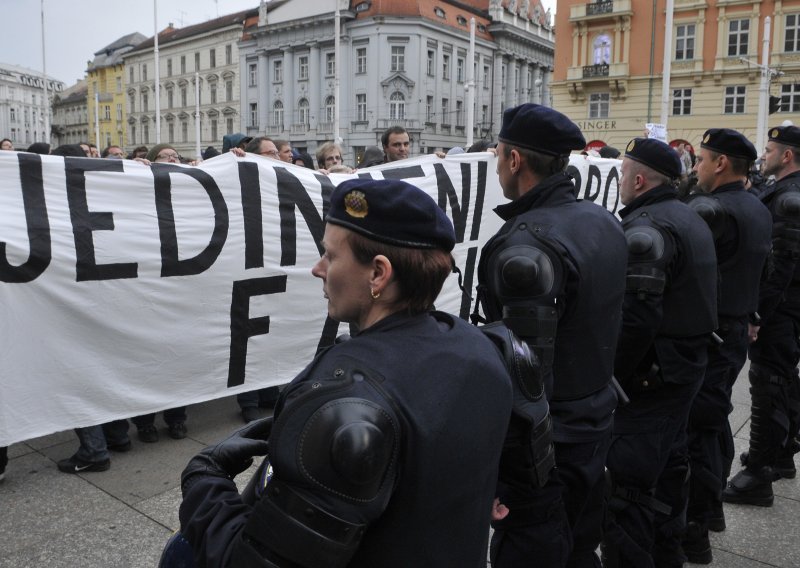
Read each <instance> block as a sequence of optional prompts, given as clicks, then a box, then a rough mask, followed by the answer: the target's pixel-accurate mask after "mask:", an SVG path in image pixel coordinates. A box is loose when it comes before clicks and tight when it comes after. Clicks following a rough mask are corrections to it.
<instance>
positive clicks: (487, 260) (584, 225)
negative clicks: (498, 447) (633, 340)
mask: <svg viewBox="0 0 800 568" xmlns="http://www.w3.org/2000/svg"><path fill="white" fill-rule="evenodd" d="M499 141H500V143H499V144H498V147H497V174H498V177H499V179H500V185H501V186H502V189H503V195H505V197H507V198H508V199H511V200H512V201H511V203H507V204H504V205H500V206H499V207H497V208H496V209H495V212H496V213H497V214H498V215H499V216H500V217H501V218H502V219H503V220H504V221H506V223H505V225H503V227H502V228H501V229H500V231H499V232H498V233H497V234H496V235H495V236H494V237H493V238H492V239H491V240H490V241H489V242H488V243H487V244H486V246H485V247H484V248H483V250H482V252H481V260H480V265H479V268H478V279H479V283H480V285H479V287H478V294H479V301H480V302H481V303H482V305H483V307H484V312H485V313H486V316H487V318H488V319H489V320H490V321H498V320H501V319H502V320H503V321H504V322H505V323H506V325H508V326H509V328H511V330H512V331H514V332H515V333H516V334H517V335H518V336H520V337H521V338H522V339H524V340H525V341H526V342H527V343H528V344H529V345H530V346H531V348H532V349H533V350H534V351H535V352H536V354H537V356H539V358H540V359H541V360H542V361H543V364H544V365H545V370H544V373H545V380H546V383H545V384H546V385H547V395H548V399H549V402H550V412H551V414H552V417H553V439H554V442H555V460H556V464H557V467H556V468H555V469H554V470H553V471H552V472H551V474H550V478H549V480H548V481H547V484H546V485H545V486H544V487H542V488H540V487H537V486H533V485H530V486H528V487H524V488H519V487H516V488H510V487H502V486H501V487H500V493H499V497H500V501H501V503H504V504H507V505H508V509H509V512H508V514H507V516H505V517H504V518H503V517H502V516H501V515H495V516H494V517H493V518H494V519H495V522H494V527H495V533H494V537H493V539H492V551H491V558H492V566H496V567H499V568H505V567H507V566H533V565H540V566H549V567H557V566H565V565H567V563H569V565H570V566H575V567H584V566H585V567H589V566H591V567H594V566H596V565H597V564H598V562H599V559H598V558H597V555H596V553H595V550H596V549H597V547H598V545H599V544H600V539H601V531H602V526H601V525H602V518H603V488H604V469H605V459H606V452H607V451H608V445H609V443H610V440H611V424H612V413H613V411H614V409H615V408H616V406H617V395H616V392H615V390H614V388H613V386H612V383H611V379H612V372H613V364H614V349H615V347H616V342H617V334H618V332H619V326H620V314H621V311H622V300H623V295H624V292H625V267H626V261H627V257H628V254H627V247H626V244H625V237H624V235H623V231H622V228H621V226H620V224H619V222H618V221H617V220H616V219H615V218H614V217H613V215H611V213H609V212H608V211H607V210H605V209H603V208H602V207H599V206H597V205H595V204H593V203H590V202H589V201H587V200H581V201H578V200H577V199H576V188H575V184H574V183H573V181H572V179H571V178H570V176H569V175H567V173H566V171H565V170H566V168H567V165H568V163H569V153H570V151H572V150H579V149H582V148H584V147H585V145H586V140H585V139H584V137H583V135H582V134H581V131H580V129H579V128H578V127H577V126H576V125H575V123H573V122H572V121H571V120H569V118H567V117H566V116H564V115H563V114H561V113H559V112H557V111H555V110H553V109H551V108H548V107H545V106H541V105H537V104H532V103H527V104H523V105H521V106H518V107H514V108H511V109H508V110H506V111H505V113H504V114H503V124H502V128H501V130H500V135H499ZM515 465H516V466H517V467H524V464H514V463H507V466H508V467H514V466H515Z"/></svg>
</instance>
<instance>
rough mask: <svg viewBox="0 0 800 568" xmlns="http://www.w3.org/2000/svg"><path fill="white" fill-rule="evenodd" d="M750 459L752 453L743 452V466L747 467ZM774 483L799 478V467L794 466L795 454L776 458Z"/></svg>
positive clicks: (784, 454) (773, 467)
mask: <svg viewBox="0 0 800 568" xmlns="http://www.w3.org/2000/svg"><path fill="white" fill-rule="evenodd" d="M749 458H750V452H742V455H741V456H739V459H740V461H741V462H742V465H747V462H748V461H749ZM772 476H773V479H772V480H773V481H778V480H779V479H794V478H795V477H796V476H797V467H796V466H795V465H794V452H792V453H784V452H781V454H780V455H779V456H778V457H777V458H775V463H774V464H773V465H772Z"/></svg>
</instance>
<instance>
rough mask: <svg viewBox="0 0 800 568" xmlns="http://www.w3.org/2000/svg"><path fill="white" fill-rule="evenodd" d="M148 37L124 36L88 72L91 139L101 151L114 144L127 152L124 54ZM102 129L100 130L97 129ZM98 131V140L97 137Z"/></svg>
mask: <svg viewBox="0 0 800 568" xmlns="http://www.w3.org/2000/svg"><path fill="white" fill-rule="evenodd" d="M146 39H147V38H146V37H145V36H144V35H142V34H140V33H132V34H128V35H126V36H123V37H121V38H120V39H118V40H117V41H115V42H114V43H112V44H110V45H107V46H106V47H104V48H103V49H101V50H100V51H97V52H96V53H95V54H94V55H95V57H94V59H93V60H92V61H91V62H89V67H88V69H87V71H86V84H87V95H86V96H87V106H88V118H89V140H88V142H93V143H94V144H96V145H97V147H98V149H99V150H100V151H102V150H103V148H106V147H108V146H111V145H116V146H120V147H122V148H123V149H125V150H128V151H130V150H132V149H133V148H126V147H125V145H124V144H125V141H126V140H127V137H126V132H125V127H126V125H127V121H126V115H125V64H124V62H123V60H122V57H123V55H124V54H126V53H127V52H129V51H130V50H132V49H133V48H134V47H136V46H137V45H139V44H140V43H141V42H143V41H144V40H146ZM98 127H99V128H98ZM98 130H99V138H98V136H97V134H98Z"/></svg>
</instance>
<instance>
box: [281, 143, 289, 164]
mask: <svg viewBox="0 0 800 568" xmlns="http://www.w3.org/2000/svg"><path fill="white" fill-rule="evenodd" d="M278 154H279V157H280V159H281V160H282V161H284V162H288V163H290V164H291V163H292V145H291V144H284V145H283V146H281V148H280V149H279V150H278Z"/></svg>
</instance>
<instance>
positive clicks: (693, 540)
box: [683, 128, 772, 563]
mask: <svg viewBox="0 0 800 568" xmlns="http://www.w3.org/2000/svg"><path fill="white" fill-rule="evenodd" d="M755 159H756V150H755V147H754V146H753V144H752V143H751V142H750V141H749V140H748V139H747V138H746V137H745V136H744V135H743V134H742V133H740V132H737V131H736V130H732V129H730V128H711V129H709V130H707V131H706V132H705V134H704V135H703V139H702V142H701V144H700V151H699V152H698V155H697V162H696V164H695V166H694V170H695V172H696V173H697V185H698V186H699V188H700V189H701V190H702V191H703V192H706V193H705V194H698V195H696V196H693V197H690V198H689V201H688V204H689V205H690V206H691V207H693V208H694V209H695V210H696V211H698V212H699V213H700V214H701V215H702V216H704V218H705V219H706V222H708V223H709V224H710V228H711V232H712V234H713V235H714V246H715V248H716V252H717V263H718V267H719V302H718V310H717V314H718V321H719V327H718V329H717V331H716V333H717V335H718V336H719V337H720V338H721V339H722V343H721V344H719V345H712V346H711V347H710V348H709V352H708V366H707V368H706V373H705V377H704V378H703V384H702V386H701V387H700V392H699V393H698V394H697V396H696V397H695V400H694V403H693V404H692V409H691V412H690V414H689V454H690V459H691V468H690V471H691V479H690V487H689V504H688V509H687V527H686V538H685V540H684V543H683V549H684V552H685V553H686V555H687V557H688V558H689V561H690V562H703V563H709V562H711V559H712V553H711V546H710V542H709V538H708V530H709V528H714V529H715V530H724V529H725V517H724V513H723V509H722V502H721V501H720V493H721V491H722V488H723V487H724V486H725V480H726V478H727V476H728V473H729V472H730V466H731V461H732V460H733V435H732V433H731V430H730V424H729V422H728V414H729V413H730V412H731V410H732V409H733V406H732V405H731V395H732V391H733V383H734V381H736V377H737V376H738V375H739V372H740V371H741V369H742V367H743V366H744V363H745V361H746V360H747V346H748V323H749V322H752V323H754V324H755V323H757V320H758V316H757V311H756V310H757V309H758V293H759V279H760V277H761V272H762V269H763V268H764V266H765V262H766V260H767V255H768V254H769V251H770V246H771V234H772V220H771V219H770V214H769V211H768V210H767V208H766V207H764V205H763V204H762V203H760V202H759V200H758V198H757V197H756V196H755V195H753V194H752V193H750V192H748V191H747V190H745V188H744V180H745V179H746V178H747V173H748V171H749V170H750V166H751V165H752V163H753V161H754V160H755Z"/></svg>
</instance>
